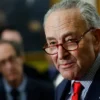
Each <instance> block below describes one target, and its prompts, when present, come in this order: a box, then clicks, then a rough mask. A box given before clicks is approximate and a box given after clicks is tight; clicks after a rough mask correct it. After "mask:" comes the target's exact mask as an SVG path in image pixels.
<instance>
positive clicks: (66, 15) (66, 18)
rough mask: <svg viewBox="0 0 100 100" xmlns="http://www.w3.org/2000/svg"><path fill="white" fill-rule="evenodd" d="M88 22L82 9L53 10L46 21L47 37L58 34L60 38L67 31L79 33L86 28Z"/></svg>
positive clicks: (57, 36)
mask: <svg viewBox="0 0 100 100" xmlns="http://www.w3.org/2000/svg"><path fill="white" fill-rule="evenodd" d="M86 27H87V26H86V22H85V20H84V19H83V17H82V16H81V14H80V10H79V9H77V8H75V9H67V10H57V11H55V12H52V13H51V14H50V15H49V17H48V18H47V19H46V22H45V27H44V28H45V34H46V38H48V37H52V36H56V38H60V37H61V36H62V35H63V34H66V33H77V32H79V33H80V32H82V31H84V30H86Z"/></svg>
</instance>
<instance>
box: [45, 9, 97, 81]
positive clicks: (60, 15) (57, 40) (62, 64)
mask: <svg viewBox="0 0 100 100" xmlns="http://www.w3.org/2000/svg"><path fill="white" fill-rule="evenodd" d="M44 29H45V35H46V40H47V43H48V45H49V46H50V45H54V44H61V43H62V44H63V43H64V42H66V41H68V40H70V39H79V38H80V37H81V35H82V34H83V33H84V32H86V31H87V30H88V29H89V28H87V25H86V22H85V21H84V19H83V17H82V16H81V14H80V12H79V10H78V9H68V10H62V11H61V10H58V11H55V12H53V13H51V14H50V15H49V17H48V18H47V20H46V22H45V27H44ZM91 33H92V32H89V33H87V34H86V35H85V36H84V38H83V39H82V40H81V41H80V42H79V44H78V49H76V50H73V51H67V50H65V49H64V48H63V47H62V46H61V45H60V46H58V53H57V54H54V55H51V58H52V60H53V62H54V64H55V66H56V68H57V70H59V72H60V73H61V74H62V76H63V77H64V78H67V79H69V80H72V79H79V78H81V77H82V76H84V75H85V74H86V73H87V72H88V70H89V68H90V67H91V65H92V64H93V62H94V60H95V58H96V53H97V49H96V48H97V45H95V44H96V41H93V40H94V38H95V37H94V36H93V35H92V34H91ZM69 42H70V41H69Z"/></svg>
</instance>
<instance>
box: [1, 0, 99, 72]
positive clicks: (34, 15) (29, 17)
mask: <svg viewBox="0 0 100 100" xmlns="http://www.w3.org/2000/svg"><path fill="white" fill-rule="evenodd" d="M58 1H59V0H0V28H1V27H2V26H7V25H8V26H9V25H11V26H14V27H16V29H18V30H19V31H20V33H21V35H22V38H23V43H24V50H25V58H26V63H27V64H29V65H31V66H32V67H35V68H36V70H37V71H39V72H40V73H43V72H45V71H46V70H48V64H49V62H48V61H47V58H46V57H45V53H44V51H43V50H42V47H43V45H44V43H45V38H44V37H45V36H44V31H43V26H42V23H43V17H44V14H45V13H46V12H47V10H48V9H49V8H50V7H51V6H52V4H54V3H56V2H58ZM84 1H87V0H84ZM87 2H89V3H91V4H93V5H94V6H95V7H96V9H97V11H98V12H99V13H100V0H88V1H87Z"/></svg>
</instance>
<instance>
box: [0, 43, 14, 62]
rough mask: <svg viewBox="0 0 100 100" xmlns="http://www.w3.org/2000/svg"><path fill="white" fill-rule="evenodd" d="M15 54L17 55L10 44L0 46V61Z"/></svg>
mask: <svg viewBox="0 0 100 100" xmlns="http://www.w3.org/2000/svg"><path fill="white" fill-rule="evenodd" d="M15 54H16V53H15V51H14V49H13V47H12V46H11V45H10V44H7V43H5V44H0V60H1V59H5V58H7V57H9V56H11V55H15Z"/></svg>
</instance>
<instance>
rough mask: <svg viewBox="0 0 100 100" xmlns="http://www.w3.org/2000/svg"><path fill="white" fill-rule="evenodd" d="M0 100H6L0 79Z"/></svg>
mask: <svg viewBox="0 0 100 100" xmlns="http://www.w3.org/2000/svg"><path fill="white" fill-rule="evenodd" d="M0 100H6V92H5V89H4V85H3V82H2V79H0Z"/></svg>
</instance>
